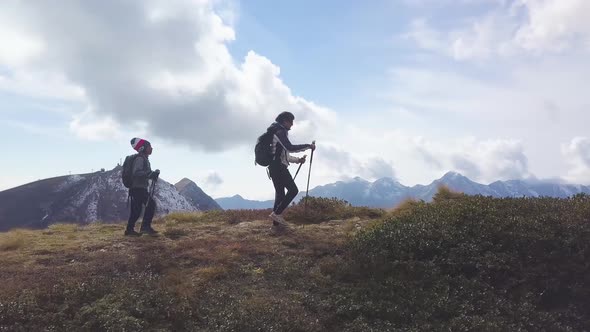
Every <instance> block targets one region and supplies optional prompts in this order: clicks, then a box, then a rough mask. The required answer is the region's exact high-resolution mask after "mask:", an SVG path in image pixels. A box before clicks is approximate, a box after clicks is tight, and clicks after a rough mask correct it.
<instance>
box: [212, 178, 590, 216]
mask: <svg viewBox="0 0 590 332" xmlns="http://www.w3.org/2000/svg"><path fill="white" fill-rule="evenodd" d="M441 185H445V186H447V187H449V188H450V189H452V190H455V191H460V192H463V193H465V194H469V195H483V196H492V197H523V196H525V197H539V196H548V197H561V198H564V197H569V196H572V195H575V194H579V193H587V194H590V187H588V186H584V185H579V184H564V183H558V182H550V181H540V180H506V181H501V180H498V181H494V182H492V183H490V184H488V185H485V184H481V183H478V182H475V181H472V180H471V179H469V178H468V177H466V176H464V175H462V174H461V173H458V172H454V171H449V172H447V173H445V174H444V175H443V176H442V177H440V178H439V179H435V180H433V181H432V182H431V183H430V184H427V185H423V184H416V185H414V186H411V187H410V186H405V185H403V184H401V183H400V182H399V181H397V180H395V179H393V178H390V177H383V178H379V179H377V180H375V181H373V182H371V181H367V180H365V179H362V178H360V177H354V178H351V179H350V180H348V181H343V180H340V181H336V182H333V183H328V184H325V185H320V186H317V187H315V188H313V189H310V190H309V195H310V196H318V197H328V198H331V197H336V198H339V199H344V200H346V201H348V202H349V203H351V204H352V205H354V206H369V207H379V208H393V207H395V206H396V205H397V204H399V203H400V202H402V201H403V200H404V199H407V198H413V199H422V200H424V201H431V200H432V197H433V196H434V194H435V193H436V191H437V190H438V187H439V186H441ZM270 190H272V187H270V188H269V191H270ZM304 196H305V192H300V193H299V194H298V195H297V197H296V198H295V202H297V201H299V200H300V199H301V198H303V197H304ZM234 197H235V196H234ZM240 197H241V196H240ZM225 199H226V198H224V197H222V198H217V199H216V201H217V202H218V203H220V205H221V206H222V207H223V208H224V209H232V208H233V207H232V206H229V205H226V206H224V204H225ZM263 202H264V204H263ZM249 203H252V205H249ZM272 203H273V201H272V200H270V201H252V200H248V199H245V198H243V200H242V201H238V200H237V199H234V202H233V204H234V205H235V206H240V207H241V208H254V207H253V206H264V207H265V208H269V207H272Z"/></svg>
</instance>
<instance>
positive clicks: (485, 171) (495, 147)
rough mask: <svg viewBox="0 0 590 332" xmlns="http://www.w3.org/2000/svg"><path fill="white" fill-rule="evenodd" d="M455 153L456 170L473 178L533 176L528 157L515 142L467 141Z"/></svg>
mask: <svg viewBox="0 0 590 332" xmlns="http://www.w3.org/2000/svg"><path fill="white" fill-rule="evenodd" d="M457 150H458V151H454V152H453V153H452V154H451V156H450V157H451V164H452V166H453V168H454V169H455V170H456V171H458V172H461V173H463V174H464V175H465V176H467V177H470V178H472V179H479V180H483V181H486V182H489V181H495V180H512V179H523V178H526V177H528V176H530V173H529V170H528V158H527V157H526V155H525V153H524V147H523V145H522V143H521V142H519V141H515V140H502V139H499V140H485V141H480V142H477V141H475V140H467V141H465V142H463V143H462V144H460V145H459V146H458V149H457Z"/></svg>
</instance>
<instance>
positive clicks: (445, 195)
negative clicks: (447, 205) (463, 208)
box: [432, 185, 466, 203]
mask: <svg viewBox="0 0 590 332" xmlns="http://www.w3.org/2000/svg"><path fill="white" fill-rule="evenodd" d="M465 197H466V195H465V194H464V193H461V192H458V191H454V190H452V189H451V188H449V187H447V186H445V185H440V186H439V187H438V191H437V192H436V194H435V195H434V196H433V197H432V201H433V202H434V203H440V202H443V201H448V200H455V199H462V198H465Z"/></svg>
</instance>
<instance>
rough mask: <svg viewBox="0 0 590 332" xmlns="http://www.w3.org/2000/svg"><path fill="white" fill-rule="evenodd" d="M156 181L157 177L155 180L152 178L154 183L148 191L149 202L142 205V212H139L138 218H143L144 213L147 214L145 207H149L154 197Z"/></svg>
mask: <svg viewBox="0 0 590 332" xmlns="http://www.w3.org/2000/svg"><path fill="white" fill-rule="evenodd" d="M156 181H157V178H156V179H155V180H152V184H151V185H150V191H149V193H148V199H147V202H145V204H142V205H141V213H140V214H139V218H137V219H143V215H144V214H145V209H146V208H147V205H148V204H150V201H151V200H152V197H154V191H155V190H156Z"/></svg>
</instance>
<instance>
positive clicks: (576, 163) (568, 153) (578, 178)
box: [561, 137, 590, 184]
mask: <svg viewBox="0 0 590 332" xmlns="http://www.w3.org/2000/svg"><path fill="white" fill-rule="evenodd" d="M561 151H562V154H563V156H564V158H565V160H566V162H567V163H568V164H569V165H570V169H569V171H568V173H567V175H566V176H565V179H566V180H567V181H569V182H573V183H585V184H588V183H590V138H588V137H575V138H573V139H572V140H571V141H570V142H569V143H568V144H563V145H562V147H561Z"/></svg>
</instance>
